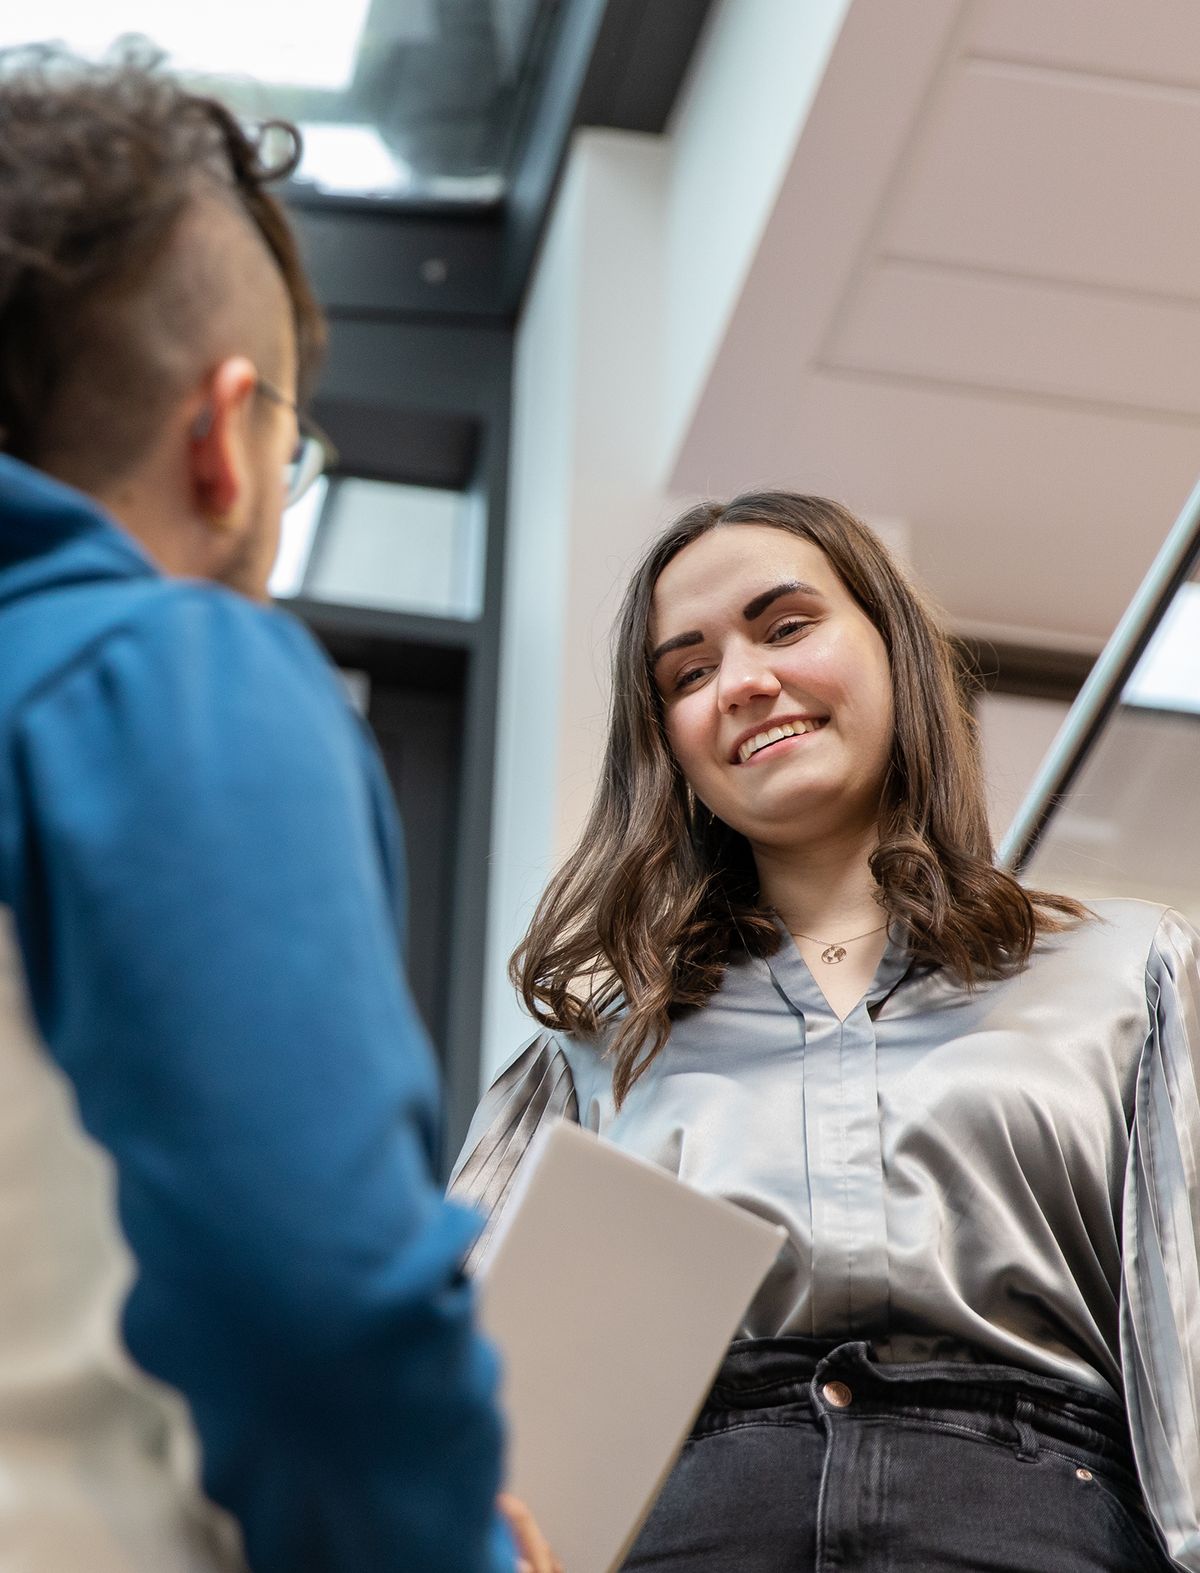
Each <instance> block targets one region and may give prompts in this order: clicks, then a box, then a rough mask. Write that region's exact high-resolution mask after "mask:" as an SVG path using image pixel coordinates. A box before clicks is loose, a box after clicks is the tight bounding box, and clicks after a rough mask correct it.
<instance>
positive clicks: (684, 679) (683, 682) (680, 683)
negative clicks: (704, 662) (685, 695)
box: [675, 666, 708, 693]
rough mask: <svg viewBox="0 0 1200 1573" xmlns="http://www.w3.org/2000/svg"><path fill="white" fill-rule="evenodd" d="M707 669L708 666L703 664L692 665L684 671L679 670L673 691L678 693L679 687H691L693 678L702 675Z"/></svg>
mask: <svg viewBox="0 0 1200 1573" xmlns="http://www.w3.org/2000/svg"><path fill="white" fill-rule="evenodd" d="M707 670H708V668H707V667H704V666H693V667H690V668H689V669H688V670H687V671H686V672H680V674H679V676H678V677H677V678H676V679H675V692H676V693H679V691H680V690H681V689H684V688H689V687H691V686H692V685H693V683H694V681H695V679H696V678H698V677H703V676H704V674H705V672H706V671H707Z"/></svg>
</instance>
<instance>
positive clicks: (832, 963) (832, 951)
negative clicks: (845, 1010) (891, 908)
mask: <svg viewBox="0 0 1200 1573" xmlns="http://www.w3.org/2000/svg"><path fill="white" fill-rule="evenodd" d="M885 928H887V924H886V923H881V924H880V925H879V927H878V928H873V929H868V930H867V931H866V933H865V934H851V936H850V938H849V939H830V940H824V939H817V938H816V936H815V935H813V934H797V932H796V930H795V929H789V930H788V933H789V934H790V935H791V936H792V938H793V939H806V940H807V941H808V942H809V944H810V945H824V947H825V949H824V950H823V951H822V952H821V960H822V961H823V962H824V963H825V965H826V966H827V967H836V966H837V964H838V962H839V961H845V959H846V946H847V945H853V944H854V941H855V940H856V939H869V938H870V936H871V935H872V934H882V933H883V931H884V929H885Z"/></svg>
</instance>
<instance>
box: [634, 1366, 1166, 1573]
mask: <svg viewBox="0 0 1200 1573" xmlns="http://www.w3.org/2000/svg"><path fill="white" fill-rule="evenodd" d="M1171 1566H1172V1564H1171V1563H1170V1562H1169V1561H1168V1559H1167V1556H1166V1554H1165V1552H1164V1551H1163V1550H1162V1549H1161V1548H1160V1545H1159V1542H1158V1539H1157V1536H1156V1533H1155V1531H1154V1529H1153V1527H1152V1525H1151V1523H1150V1520H1149V1518H1148V1517H1147V1515H1146V1511H1145V1508H1144V1506H1143V1503H1142V1496H1141V1492H1140V1489H1139V1487H1138V1482H1137V1477H1136V1475H1135V1473H1134V1465H1133V1460H1132V1457H1131V1455H1130V1449H1129V1437H1128V1431H1127V1427H1126V1421H1125V1416H1124V1413H1123V1411H1122V1409H1121V1408H1120V1406H1119V1405H1117V1404H1115V1403H1112V1402H1107V1401H1105V1400H1103V1399H1100V1398H1098V1397H1096V1396H1095V1395H1093V1394H1090V1393H1085V1392H1083V1391H1081V1390H1080V1389H1078V1388H1076V1387H1073V1386H1070V1385H1069V1384H1067V1383H1065V1382H1057V1381H1053V1380H1051V1379H1049V1378H1045V1377H1038V1376H1033V1375H1031V1374H1028V1373H1026V1372H1022V1371H1018V1370H1015V1369H1013V1368H1011V1367H1007V1366H976V1365H963V1364H959V1363H946V1364H936V1365H884V1364H879V1363H877V1362H876V1361H875V1360H874V1359H873V1358H872V1355H871V1350H870V1348H869V1346H868V1345H867V1344H864V1343H847V1344H841V1345H838V1346H832V1347H831V1346H830V1345H829V1344H821V1343H817V1342H815V1341H813V1340H810V1339H806V1338H778V1339H754V1340H745V1341H741V1342H738V1343H735V1344H734V1345H733V1347H732V1349H731V1350H730V1352H729V1356H728V1358H727V1359H726V1361H725V1364H724V1365H723V1366H722V1368H721V1372H720V1375H719V1376H718V1378H717V1382H716V1385H715V1386H714V1388H713V1390H712V1392H711V1393H710V1394H709V1397H708V1400H707V1402H706V1403H705V1406H704V1409H703V1410H702V1412H701V1414H700V1418H699V1419H698V1420H697V1422H696V1425H695V1427H694V1429H693V1431H692V1434H691V1436H690V1437H689V1439H688V1441H687V1443H686V1445H685V1447H684V1450H683V1453H682V1454H681V1456H680V1458H679V1462H678V1463H677V1464H676V1466H675V1468H674V1470H673V1471H672V1473H671V1475H670V1477H669V1478H668V1480H667V1483H666V1485H665V1486H664V1488H663V1491H662V1495H661V1496H660V1497H659V1499H658V1502H657V1503H656V1505H655V1507H654V1510H653V1512H652V1513H651V1515H650V1517H649V1519H648V1520H647V1521H646V1524H645V1526H644V1527H643V1529H642V1532H641V1534H640V1535H639V1536H638V1539H637V1541H636V1543H635V1545H634V1548H633V1550H632V1552H631V1553H630V1556H629V1558H628V1560H627V1561H626V1562H625V1564H624V1573H668V1570H669V1573H834V1570H835V1569H836V1570H837V1573H842V1570H847V1573H848V1570H853V1573H918V1570H921V1573H934V1570H937V1573H941V1570H949V1569H954V1570H956V1573H993V1570H996V1573H999V1570H1001V1569H1003V1570H1005V1573H1159V1570H1164V1573H1165V1570H1168V1569H1170V1568H1171Z"/></svg>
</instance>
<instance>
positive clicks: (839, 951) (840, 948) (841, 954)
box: [821, 945, 846, 967]
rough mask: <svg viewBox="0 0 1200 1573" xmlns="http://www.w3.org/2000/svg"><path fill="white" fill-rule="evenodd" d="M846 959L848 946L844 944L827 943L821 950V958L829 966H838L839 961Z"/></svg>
mask: <svg viewBox="0 0 1200 1573" xmlns="http://www.w3.org/2000/svg"><path fill="white" fill-rule="evenodd" d="M845 959H846V947H845V946H844V945H826V947H825V949H824V950H823V951H822V952H821V960H822V961H823V962H824V963H825V965H826V966H827V967H832V966H836V964H837V963H838V962H839V961H844V960H845Z"/></svg>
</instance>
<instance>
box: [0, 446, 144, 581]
mask: <svg viewBox="0 0 1200 1573" xmlns="http://www.w3.org/2000/svg"><path fill="white" fill-rule="evenodd" d="M147 576H152V577H156V578H157V577H161V574H160V571H159V569H158V568H157V567H156V566H155V564H154V563H153V562H151V560H150V558H149V557H147V555H146V554H145V553H144V552H143V551H142V550H141V548H140V547H139V546H137V544H136V543H135V542H134V541H133V540H132V539H131V538H130V537H129V536H128V535H126V533H125V532H124V531H123V530H122V529H121V528H120V526H119V525H117V524H116V523H115V522H114V521H113V520H112V519H110V518H109V516H108V515H107V514H106V513H105V512H104V510H103V509H102V508H101V507H100V506H99V504H98V503H96V502H94V501H93V500H92V499H91V498H90V497H87V496H85V495H84V493H83V492H79V491H76V490H75V489H74V487H71V486H66V485H64V484H63V483H62V482H61V481H56V480H52V479H51V477H50V476H48V475H43V474H42V472H41V471H40V470H35V469H34V468H33V467H32V466H31V465H28V464H23V463H22V462H21V461H20V460H19V459H13V458H9V457H8V456H7V455H5V454H0V605H4V604H5V603H6V602H8V601H12V600H14V599H18V598H20V597H22V596H25V595H31V594H36V593H38V592H39V591H42V590H46V589H51V588H58V587H60V586H65V585H68V584H81V583H86V582H87V581H89V580H96V579H130V578H145V577H147Z"/></svg>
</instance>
